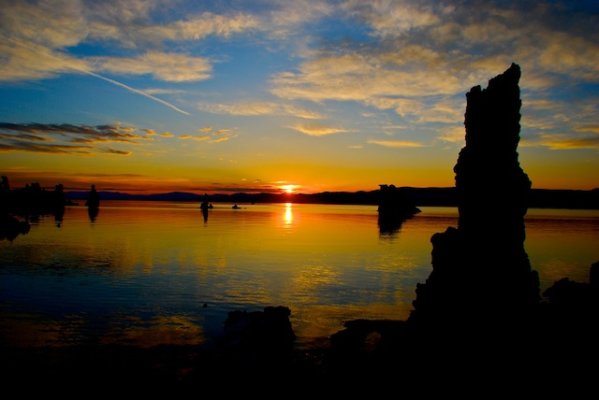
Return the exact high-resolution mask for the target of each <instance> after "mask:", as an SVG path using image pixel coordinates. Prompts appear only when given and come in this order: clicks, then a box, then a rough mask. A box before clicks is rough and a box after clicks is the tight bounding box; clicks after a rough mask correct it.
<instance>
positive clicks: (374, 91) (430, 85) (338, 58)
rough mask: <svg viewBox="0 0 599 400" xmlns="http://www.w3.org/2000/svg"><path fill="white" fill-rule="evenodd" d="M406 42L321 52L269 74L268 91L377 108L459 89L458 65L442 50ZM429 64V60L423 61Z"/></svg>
mask: <svg viewBox="0 0 599 400" xmlns="http://www.w3.org/2000/svg"><path fill="white" fill-rule="evenodd" d="M417 47H418V46H411V47H406V48H402V49H398V50H397V51H383V52H380V51H376V50H373V51H372V52H371V53H362V52H356V51H353V52H350V53H347V54H346V53H344V54H322V55H321V56H319V57H316V58H314V59H312V60H309V61H306V62H304V63H303V64H301V65H300V66H299V69H298V71H295V72H283V73H280V74H278V75H276V76H275V77H274V78H273V79H272V84H273V87H272V89H271V92H272V93H273V94H274V95H276V96H279V97H281V98H285V99H290V100H293V99H304V100H310V101H314V102H321V101H325V100H337V101H359V102H362V103H364V104H366V105H371V106H375V107H377V108H380V109H388V108H396V109H398V110H400V111H399V112H400V113H402V112H403V111H401V110H402V109H403V108H405V109H406V111H405V112H412V111H415V110H417V106H418V104H417V102H416V101H415V100H413V99H412V98H418V97H421V96H423V95H426V96H434V95H451V94H455V93H456V92H459V91H461V90H462V89H463V84H462V83H460V79H459V77H460V75H461V73H459V71H458V69H457V68H456V67H455V66H452V65H451V63H448V62H447V60H445V59H444V58H443V56H442V55H440V54H436V55H435V57H433V58H435V60H429V59H428V58H429V57H430V54H425V53H427V52H424V51H419V50H417ZM426 64H430V65H426Z"/></svg>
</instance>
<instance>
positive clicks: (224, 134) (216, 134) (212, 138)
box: [178, 127, 237, 144]
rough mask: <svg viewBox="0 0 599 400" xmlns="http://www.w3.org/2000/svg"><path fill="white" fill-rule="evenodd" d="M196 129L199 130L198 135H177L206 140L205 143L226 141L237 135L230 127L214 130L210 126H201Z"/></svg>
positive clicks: (181, 137) (185, 138) (183, 138)
mask: <svg viewBox="0 0 599 400" xmlns="http://www.w3.org/2000/svg"><path fill="white" fill-rule="evenodd" d="M198 131H199V132H200V134H199V135H189V134H186V135H179V136H178V137H179V139H181V140H195V141H197V142H206V143H211V144H215V143H223V142H226V141H228V140H231V139H232V138H234V137H236V136H237V135H236V134H235V133H234V132H233V131H232V130H230V129H218V130H214V129H213V128H211V127H203V128H199V129H198Z"/></svg>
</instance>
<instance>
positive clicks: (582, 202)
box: [67, 187, 599, 210]
mask: <svg viewBox="0 0 599 400" xmlns="http://www.w3.org/2000/svg"><path fill="white" fill-rule="evenodd" d="M399 189H400V190H402V191H403V193H405V194H406V195H407V196H409V198H411V199H412V201H413V202H414V204H415V205H416V206H418V207H433V206H434V207H437V206H441V207H457V205H458V194H457V191H456V188H413V187H399ZM67 195H68V198H69V199H71V200H85V199H87V195H88V192H68V193H67ZM100 196H101V197H102V199H104V200H147V201H189V202H200V201H201V200H202V196H200V195H198V194H195V193H188V192H170V193H157V194H130V193H121V192H106V191H102V192H100ZM379 198H380V192H379V190H371V191H358V192H321V193H309V194H304V193H297V194H286V193H281V194H279V193H233V194H222V193H216V194H211V195H210V199H211V201H212V202H215V203H239V204H251V203H289V202H292V203H300V204H302V203H306V204H308V203H309V204H341V205H343V204H357V205H378V204H379ZM527 204H528V207H529V208H569V209H590V210H592V209H594V210H597V209H599V189H594V190H554V189H531V190H530V192H529V195H528V203H527Z"/></svg>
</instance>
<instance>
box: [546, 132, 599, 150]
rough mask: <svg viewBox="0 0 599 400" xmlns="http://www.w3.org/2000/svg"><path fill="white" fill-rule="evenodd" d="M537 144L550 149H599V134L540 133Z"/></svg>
mask: <svg viewBox="0 0 599 400" xmlns="http://www.w3.org/2000/svg"><path fill="white" fill-rule="evenodd" d="M539 144H540V145H542V146H545V147H548V148H549V149H551V150H583V149H586V150H588V149H592V150H599V136H566V135H562V134H542V135H540V141H539Z"/></svg>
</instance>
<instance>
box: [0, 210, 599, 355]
mask: <svg viewBox="0 0 599 400" xmlns="http://www.w3.org/2000/svg"><path fill="white" fill-rule="evenodd" d="M243 207H244V208H243V209H242V210H232V209H231V208H230V206H226V205H217V206H216V208H215V209H213V210H211V211H210V215H209V219H208V221H207V223H204V222H203V220H202V215H201V211H200V209H199V207H198V205H197V204H188V203H167V202H108V201H106V202H104V203H103V204H102V208H101V210H100V214H99V215H98V217H97V219H96V221H95V222H91V221H90V219H89V217H88V214H87V210H86V209H85V208H83V207H69V208H67V211H66V214H65V216H64V220H63V221H62V223H61V224H60V226H57V223H56V222H55V221H54V218H52V217H50V218H45V219H42V220H41V221H40V222H39V223H37V224H35V225H33V226H32V228H31V231H30V233H29V234H27V235H25V236H19V237H18V238H17V239H16V240H14V241H13V242H12V243H11V242H7V241H2V242H0V339H1V340H2V342H4V343H5V344H8V345H12V346H36V345H55V346H63V345H68V344H81V343H119V344H131V345H136V346H153V345H158V344H198V343H202V342H204V341H205V340H206V339H210V338H211V337H214V335H215V334H217V333H218V332H220V331H221V329H222V325H223V322H224V320H225V318H226V314H227V312H228V311H230V310H233V309H246V310H256V309H261V308H262V307H263V306H266V305H286V306H288V307H290V308H291V310H292V317H291V319H292V323H293V327H294V330H295V332H296V334H297V335H298V338H299V342H300V343H307V342H308V341H309V340H310V339H311V338H315V337H321V336H327V335H330V334H331V333H333V332H335V331H337V330H339V329H341V328H342V324H343V321H346V320H350V319H355V318H405V317H407V315H408V313H409V310H410V308H411V302H412V300H413V298H414V289H415V286H416V283H417V282H422V281H424V280H425V279H426V277H427V276H428V274H429V273H430V270H431V267H430V252H431V245H430V241H429V240H430V237H431V235H432V234H433V233H435V232H441V231H444V230H445V228H446V227H447V226H450V225H453V226H455V224H456V210H455V209H452V208H424V209H423V212H422V213H421V214H419V215H417V216H416V217H415V218H413V219H411V220H408V221H406V222H405V223H404V224H403V226H402V227H401V230H400V231H399V232H398V233H397V234H396V235H393V236H389V235H380V234H379V231H378V226H377V213H376V207H373V206H329V205H297V204H294V205H292V204H273V205H248V206H243ZM598 239H599V212H597V211H565V210H530V211H529V216H528V219H527V242H526V248H527V250H528V253H529V256H530V259H531V262H532V264H533V267H534V268H535V269H537V270H538V271H539V273H540V276H541V280H542V285H543V287H544V288H546V287H547V286H549V285H550V284H551V283H552V282H553V281H555V280H557V279H559V278H562V277H564V276H568V277H570V278H572V279H576V280H580V281H586V280H587V276H588V270H589V267H590V264H591V263H593V262H596V261H599V249H598V248H597V243H598V242H599V240H598Z"/></svg>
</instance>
